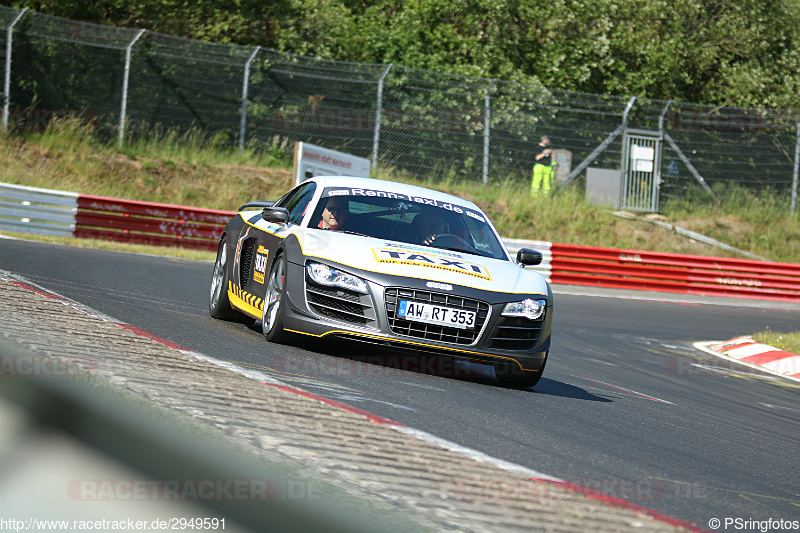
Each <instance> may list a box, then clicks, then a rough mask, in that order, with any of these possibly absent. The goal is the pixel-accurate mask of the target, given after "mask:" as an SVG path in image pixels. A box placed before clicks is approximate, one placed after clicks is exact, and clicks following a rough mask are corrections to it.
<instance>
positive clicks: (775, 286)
mask: <svg viewBox="0 0 800 533" xmlns="http://www.w3.org/2000/svg"><path fill="white" fill-rule="evenodd" d="M551 252H552V254H553V258H552V261H551V269H552V272H551V282H552V283H563V284H567V285H594V286H599V287H612V288H619V289H641V290H651V291H665V292H681V293H690V294H700V295H707V296H738V297H745V298H768V299H772V300H791V301H800V265H796V264H789V263H775V262H769V261H754V260H750V259H727V258H720V257H704V256H691V255H680V254H661V253H655V252H640V251H635V250H614V249H608V248H594V247H590V246H572V245H566V244H555V243H554V244H552V245H551Z"/></svg>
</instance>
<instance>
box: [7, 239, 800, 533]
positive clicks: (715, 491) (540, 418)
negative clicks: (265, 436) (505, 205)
mask: <svg viewBox="0 0 800 533" xmlns="http://www.w3.org/2000/svg"><path fill="white" fill-rule="evenodd" d="M212 267H213V264H212V263H211V262H205V261H192V260H181V259H173V258H165V257H155V256H146V255H134V254H128V253H120V252H108V251H102V250H90V249H81V248H74V247H69V246H63V245H53V244H45V243H37V242H25V241H17V240H6V239H0V269H4V270H9V271H12V272H16V273H19V274H21V275H24V276H26V277H27V278H28V279H29V280H31V281H33V282H35V283H38V284H40V285H42V286H44V287H46V288H48V289H51V290H53V291H55V292H58V293H60V294H62V295H64V296H67V297H69V298H72V299H74V300H76V301H79V302H81V303H83V304H86V305H88V306H90V307H92V308H94V309H97V310H98V311H101V312H103V313H106V314H108V315H110V316H113V317H115V318H117V319H119V320H121V321H124V322H128V323H130V324H132V325H135V326H138V327H140V328H143V329H145V330H147V331H149V332H151V333H153V334H155V335H158V336H160V337H163V338H165V339H167V340H170V341H173V342H176V343H178V344H181V345H183V346H186V347H188V348H191V349H193V350H196V351H199V352H202V353H204V354H207V355H209V356H212V357H215V358H218V359H221V360H226V361H231V362H234V363H236V364H239V365H241V366H243V367H246V368H253V369H257V370H260V371H262V372H265V373H268V374H271V375H274V376H275V377H276V378H278V379H280V380H282V381H284V382H286V383H288V384H292V385H295V386H298V387H301V388H304V389H306V390H309V391H311V392H313V393H316V394H319V395H321V396H325V397H328V398H331V399H335V400H338V401H342V402H345V403H348V404H350V405H353V406H355V407H358V408H360V409H364V410H366V411H369V412H372V413H374V414H377V415H380V416H382V417H386V418H389V419H392V420H395V421H397V422H400V423H402V424H405V425H407V426H410V427H414V428H418V429H421V430H424V431H427V432H429V433H432V434H434V435H436V436H439V437H442V438H444V439H447V440H450V441H452V442H455V443H458V444H460V445H463V446H467V447H470V448H473V449H476V450H479V451H481V452H484V453H487V454H490V455H492V456H495V457H498V458H500V459H504V460H507V461H511V462H514V463H517V464H520V465H524V466H526V467H529V468H532V469H534V470H537V471H539V472H542V473H545V474H548V475H550V476H555V477H559V478H561V479H564V480H567V481H572V482H575V483H577V484H579V485H583V486H586V487H587V488H590V489H593V490H595V491H598V492H601V493H602V494H604V495H605V496H609V497H616V498H622V499H626V500H629V501H631V502H632V503H635V504H638V505H642V506H645V507H649V508H651V509H654V510H657V511H660V512H662V513H665V514H667V515H669V516H672V517H674V518H678V519H681V520H686V521H690V522H693V523H695V524H697V525H698V526H701V527H708V522H709V520H710V519H712V518H719V519H720V520H723V521H724V520H725V519H726V518H731V519H737V518H738V519H741V520H768V519H773V520H780V519H783V520H800V475H799V474H798V461H800V401H799V400H800V387H799V386H798V384H797V383H794V382H791V381H789V380H786V379H782V378H778V377H775V376H771V375H768V374H763V373H760V372H758V371H754V370H751V369H748V368H745V367H741V366H737V365H736V364H734V363H730V362H727V361H725V360H722V359H718V358H715V357H714V356H712V355H709V354H706V353H704V352H701V351H699V350H697V349H696V348H694V347H693V346H692V344H693V343H694V342H696V341H705V340H728V339H730V338H733V337H736V336H739V335H743V334H750V333H753V332H756V331H760V330H764V329H766V328H771V329H772V330H774V331H791V330H797V329H798V326H800V304H794V303H780V302H764V301H754V300H743V299H733V298H730V299H721V298H696V297H695V298H690V297H684V296H680V295H666V294H658V293H643V292H635V291H634V292H619V291H604V290H598V289H586V288H581V287H566V286H557V287H555V292H556V302H555V305H556V307H555V316H554V322H553V343H552V350H551V353H550V359H549V361H548V364H547V369H546V371H545V374H544V377H543V378H542V380H541V382H540V383H539V384H538V385H537V386H536V387H534V388H533V389H531V390H528V391H521V390H511V389H505V388H503V387H500V386H499V385H498V384H497V383H496V381H495V379H494V377H493V375H492V371H491V370H489V369H487V368H484V367H480V366H465V365H460V364H458V363H455V362H451V361H444V362H439V361H432V360H430V359H425V358H419V357H417V358H416V359H415V358H412V359H410V361H409V360H408V359H402V360H401V359H399V358H398V357H395V356H394V355H393V354H387V353H385V352H382V351H381V350H379V349H377V348H374V347H371V346H366V345H361V344H350V343H332V342H330V341H323V342H320V341H314V340H312V341H306V340H302V341H300V343H299V345H297V346H284V345H275V344H271V343H268V342H267V341H266V340H265V339H264V338H263V336H262V335H261V333H260V324H259V323H256V324H254V325H252V326H249V327H248V326H247V325H244V324H237V323H230V322H221V321H217V320H213V319H211V318H210V317H209V316H208V311H207V308H208V303H207V301H208V290H209V281H210V277H211V271H212ZM41 327H43V328H44V327H48V323H47V317H45V316H43V317H42V323H41ZM365 359H368V360H370V361H373V362H371V363H365V362H362V361H363V360H365ZM374 361H381V362H382V363H374ZM398 366H399V367H405V368H411V369H417V368H419V369H420V371H406V370H400V369H398V368H397V367H398ZM452 374H457V375H458V377H452ZM465 374H466V376H465ZM486 490H487V492H491V491H505V492H508V493H513V492H514V490H515V488H514V487H513V486H507V487H487V488H486ZM510 495H512V496H514V494H510ZM517 496H520V497H524V495H522V494H520V495H517Z"/></svg>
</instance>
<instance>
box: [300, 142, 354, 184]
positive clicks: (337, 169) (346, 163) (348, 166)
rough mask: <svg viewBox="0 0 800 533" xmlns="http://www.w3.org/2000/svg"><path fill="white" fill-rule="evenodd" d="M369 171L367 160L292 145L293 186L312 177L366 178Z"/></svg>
mask: <svg viewBox="0 0 800 533" xmlns="http://www.w3.org/2000/svg"><path fill="white" fill-rule="evenodd" d="M369 170H370V161H369V159H365V158H363V157H356V156H354V155H350V154H346V153H344V152H337V151H336V150H329V149H328V148H322V147H321V146H315V145H313V144H309V143H304V142H298V143H295V145H294V175H295V184H298V185H299V184H300V183H302V182H304V181H306V180H307V179H309V178H313V177H314V176H356V177H361V178H368V177H369Z"/></svg>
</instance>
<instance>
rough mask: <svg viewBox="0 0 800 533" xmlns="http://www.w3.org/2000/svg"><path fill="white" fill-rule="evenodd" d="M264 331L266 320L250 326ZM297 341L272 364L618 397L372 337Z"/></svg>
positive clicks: (327, 373)
mask: <svg viewBox="0 0 800 533" xmlns="http://www.w3.org/2000/svg"><path fill="white" fill-rule="evenodd" d="M250 328H251V329H253V330H254V331H255V330H259V331H260V323H258V322H257V323H256V324H254V325H252V326H250ZM292 346H294V347H296V348H300V349H301V350H304V351H306V352H307V353H305V354H302V355H300V354H298V353H297V352H295V353H293V354H292V355H290V356H288V357H287V358H286V359H282V358H281V357H278V358H276V359H273V360H272V362H271V366H272V367H273V368H275V369H276V370H282V371H290V372H291V373H292V374H293V375H295V376H298V375H300V376H304V377H307V378H312V379H323V380H325V379H329V378H331V377H334V376H338V377H354V376H356V377H375V378H379V377H387V378H398V379H400V378H402V377H403V375H404V373H406V372H411V373H414V374H419V375H426V376H432V377H440V378H447V379H454V380H458V381H464V382H469V383H475V384H479V385H483V386H488V387H496V388H498V389H506V390H508V391H510V392H511V391H513V392H529V393H536V394H542V395H547V396H556V397H560V398H572V399H576V400H587V401H593V402H612V401H613V400H612V399H610V398H608V397H605V396H599V395H597V394H593V393H591V392H589V391H587V390H585V389H582V388H581V387H578V386H576V385H571V384H569V383H564V382H561V381H557V380H554V379H550V378H547V377H546V374H547V373H546V372H545V376H543V377H542V379H541V381H539V383H538V384H536V385H535V386H534V387H532V388H529V389H511V388H508V387H505V386H503V385H502V384H500V382H499V381H498V380H497V377H496V376H495V373H494V369H493V368H492V367H491V366H490V365H484V364H476V363H470V362H466V361H462V360H459V359H457V358H453V357H448V356H446V355H441V354H433V353H429V352H424V351H414V350H398V349H396V348H387V347H385V346H380V345H377V344H372V343H363V342H356V341H352V340H351V341H348V340H343V339H326V340H325V342H320V341H319V339H307V338H302V337H300V338H296V339H294V341H293V342H292Z"/></svg>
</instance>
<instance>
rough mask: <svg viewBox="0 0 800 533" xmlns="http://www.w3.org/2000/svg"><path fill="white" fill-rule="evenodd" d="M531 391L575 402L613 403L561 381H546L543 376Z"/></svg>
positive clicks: (608, 399) (606, 398)
mask: <svg viewBox="0 0 800 533" xmlns="http://www.w3.org/2000/svg"><path fill="white" fill-rule="evenodd" d="M545 374H546V372H545ZM531 391H532V392H537V393H539V394H546V395H548V396H558V397H561V398H573V399H575V400H589V401H591V402H603V403H608V402H613V401H614V400H612V399H611V398H608V397H605V396H599V395H597V394H594V393H591V392H589V391H587V390H585V389H582V388H580V387H578V386H575V385H570V384H569V383H564V382H563V381H556V380H554V379H548V378H546V377H544V376H542V379H541V381H539V383H537V384H536V386H535V387H534V388H533V389H531Z"/></svg>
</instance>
